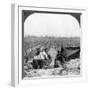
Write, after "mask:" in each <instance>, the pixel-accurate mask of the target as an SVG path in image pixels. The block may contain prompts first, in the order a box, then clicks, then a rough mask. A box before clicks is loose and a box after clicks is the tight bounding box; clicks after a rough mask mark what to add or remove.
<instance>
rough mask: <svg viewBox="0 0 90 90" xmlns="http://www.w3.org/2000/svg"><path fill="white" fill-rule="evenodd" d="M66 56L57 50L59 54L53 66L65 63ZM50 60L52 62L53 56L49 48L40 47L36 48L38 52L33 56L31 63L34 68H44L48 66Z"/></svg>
mask: <svg viewBox="0 0 90 90" xmlns="http://www.w3.org/2000/svg"><path fill="white" fill-rule="evenodd" d="M64 60H65V59H64V58H63V55H62V54H61V51H59V50H57V55H56V58H55V60H54V66H53V67H55V68H56V67H59V65H62V66H63V64H64ZM50 62H52V57H51V56H50V55H49V54H48V49H47V48H45V47H40V48H37V49H36V53H35V55H34V56H33V62H32V63H31V64H32V66H33V68H34V69H42V68H45V67H48V66H49V64H50Z"/></svg>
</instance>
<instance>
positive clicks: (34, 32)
mask: <svg viewBox="0 0 90 90" xmlns="http://www.w3.org/2000/svg"><path fill="white" fill-rule="evenodd" d="M80 32H81V29H80V25H79V23H78V21H77V19H76V18H75V17H73V16H71V15H68V14H47V13H34V14H32V15H30V16H28V18H27V19H26V20H25V22H24V36H54V37H80Z"/></svg>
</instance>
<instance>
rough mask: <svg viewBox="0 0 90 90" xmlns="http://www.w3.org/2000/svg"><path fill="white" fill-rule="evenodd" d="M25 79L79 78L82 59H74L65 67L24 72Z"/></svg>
mask: <svg viewBox="0 0 90 90" xmlns="http://www.w3.org/2000/svg"><path fill="white" fill-rule="evenodd" d="M24 73H25V77H26V78H31V77H48V76H77V75H80V59H72V60H70V61H68V62H66V63H65V64H64V67H62V66H61V67H59V68H50V69H37V70H35V69H30V70H28V71H27V70H24Z"/></svg>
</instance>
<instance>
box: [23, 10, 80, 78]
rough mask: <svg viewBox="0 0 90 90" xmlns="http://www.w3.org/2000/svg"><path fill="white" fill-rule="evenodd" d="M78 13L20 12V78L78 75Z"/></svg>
mask: <svg viewBox="0 0 90 90" xmlns="http://www.w3.org/2000/svg"><path fill="white" fill-rule="evenodd" d="M80 17H81V13H72V12H54V11H35V10H22V31H23V36H22V39H23V41H22V49H23V50H22V55H23V56H22V57H23V59H22V78H28V79H29V78H43V77H46V78H48V77H54V78H55V77H60V78H61V77H64V76H65V77H66V76H67V77H68V76H69V77H72V76H80V73H81V59H80V52H81V47H80V46H81V43H80V42H81V18H80Z"/></svg>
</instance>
